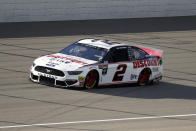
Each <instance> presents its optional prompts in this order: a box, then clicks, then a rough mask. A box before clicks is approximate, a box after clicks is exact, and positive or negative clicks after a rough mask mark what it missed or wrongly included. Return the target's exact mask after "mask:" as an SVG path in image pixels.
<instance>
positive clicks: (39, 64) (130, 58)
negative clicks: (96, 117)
mask: <svg viewBox="0 0 196 131" xmlns="http://www.w3.org/2000/svg"><path fill="white" fill-rule="evenodd" d="M162 53H163V51H161V50H158V49H152V48H146V47H142V46H137V45H133V43H132V44H131V45H129V44H120V43H117V42H112V41H108V40H99V39H83V40H79V41H77V42H75V43H73V44H71V45H69V46H68V47H66V48H64V49H63V50H61V51H60V52H59V53H56V54H51V55H46V56H42V57H39V58H37V59H36V60H35V61H34V62H33V65H32V66H31V69H30V79H31V80H32V81H33V82H38V83H42V84H47V85H53V86H62V87H83V88H94V87H96V86H101V85H112V84H122V83H138V84H139V85H147V84H148V83H150V82H152V81H154V80H157V81H158V80H160V79H161V78H162V72H163V67H162Z"/></svg>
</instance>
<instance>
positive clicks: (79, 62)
mask: <svg viewBox="0 0 196 131" xmlns="http://www.w3.org/2000/svg"><path fill="white" fill-rule="evenodd" d="M47 57H52V58H57V59H62V60H69V61H71V62H74V63H78V64H83V65H86V64H88V63H85V62H82V61H79V60H75V59H73V58H68V57H63V56H55V55H49V56H47Z"/></svg>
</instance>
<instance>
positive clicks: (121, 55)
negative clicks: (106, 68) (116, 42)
mask: <svg viewBox="0 0 196 131" xmlns="http://www.w3.org/2000/svg"><path fill="white" fill-rule="evenodd" d="M111 57H112V62H121V61H129V55H128V50H127V47H117V48H116V49H114V51H113V52H112V54H111Z"/></svg>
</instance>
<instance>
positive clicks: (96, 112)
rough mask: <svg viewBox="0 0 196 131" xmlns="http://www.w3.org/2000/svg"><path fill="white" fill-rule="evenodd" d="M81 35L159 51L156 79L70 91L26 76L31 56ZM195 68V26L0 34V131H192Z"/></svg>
mask: <svg viewBox="0 0 196 131" xmlns="http://www.w3.org/2000/svg"><path fill="white" fill-rule="evenodd" d="M152 27H153V26H152ZM97 28H99V27H97ZM16 33H17V31H16ZM8 37H9V36H8ZM86 37H88V38H89V37H90V38H91V37H93V38H102V39H103V38H104V39H110V40H115V41H120V42H137V43H139V44H141V45H145V46H150V47H154V48H160V49H162V50H164V60H163V62H164V78H163V80H162V82H160V84H159V85H153V86H147V87H137V86H135V85H130V86H128V87H124V86H122V87H115V86H113V87H105V88H102V89H92V90H75V89H61V88H54V87H48V86H45V85H39V84H35V83H32V82H30V81H29V80H28V75H29V67H30V65H31V64H32V61H33V59H35V58H36V57H38V56H40V55H45V54H49V53H52V52H57V51H59V50H61V49H62V48H64V47H65V46H67V45H68V44H70V43H72V42H74V41H77V40H78V39H82V38H86ZM195 67H196V30H195V29H193V30H191V29H189V30H179V31H175V30H174V31H172V30H171V31H161V30H160V31H155V32H148V31H146V32H138V33H128V32H126V33H123V32H122V33H110V34H101V33H100V34H92V35H81V34H80V35H64V36H63V35H62V36H55V35H54V36H48V37H47V36H45V37H20V38H0V131H62V130H63V131H67V130H68V131H120V130H124V131H128V130H134V131H144V130H145V131H171V130H172V131H174V130H175V131H185V130H189V131H194V130H196V69H195ZM174 115H175V116H174ZM176 115H177V116H176ZM125 118H128V119H125ZM114 119H115V120H114ZM116 119H118V120H116ZM97 120H101V121H97ZM61 122H64V123H61ZM69 122H71V123H69ZM32 124H44V125H42V126H38V125H32ZM24 125H26V127H25V126H24ZM12 126H13V127H12Z"/></svg>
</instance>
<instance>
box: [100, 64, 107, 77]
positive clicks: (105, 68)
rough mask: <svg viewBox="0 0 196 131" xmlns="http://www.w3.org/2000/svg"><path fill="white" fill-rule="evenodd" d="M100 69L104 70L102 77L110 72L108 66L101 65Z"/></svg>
mask: <svg viewBox="0 0 196 131" xmlns="http://www.w3.org/2000/svg"><path fill="white" fill-rule="evenodd" d="M99 69H102V75H106V74H107V72H108V65H107V64H106V65H99Z"/></svg>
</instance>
